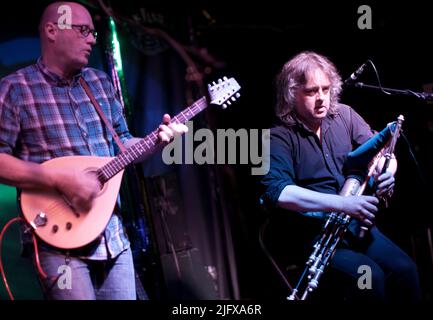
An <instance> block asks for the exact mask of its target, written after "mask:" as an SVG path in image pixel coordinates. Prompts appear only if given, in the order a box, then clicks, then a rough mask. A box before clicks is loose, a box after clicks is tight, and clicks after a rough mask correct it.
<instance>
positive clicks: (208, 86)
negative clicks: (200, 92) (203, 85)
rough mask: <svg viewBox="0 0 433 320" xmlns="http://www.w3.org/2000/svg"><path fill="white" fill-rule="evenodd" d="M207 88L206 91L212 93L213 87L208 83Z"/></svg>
mask: <svg viewBox="0 0 433 320" xmlns="http://www.w3.org/2000/svg"><path fill="white" fill-rule="evenodd" d="M207 88H208V90H210V91H213V87H212V86H211V85H210V83H208V85H207Z"/></svg>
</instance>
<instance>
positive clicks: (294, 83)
mask: <svg viewBox="0 0 433 320" xmlns="http://www.w3.org/2000/svg"><path fill="white" fill-rule="evenodd" d="M316 69H320V70H322V71H323V72H324V73H325V75H326V76H327V77H328V78H329V81H330V82H331V87H330V100H331V101H330V108H329V112H330V114H334V113H335V112H336V110H337V106H338V103H339V100H340V93H341V86H342V81H341V76H340V75H339V73H338V71H337V68H336V67H335V65H334V64H333V63H332V62H331V61H330V60H329V59H328V58H326V57H325V56H322V55H320V54H317V53H315V52H312V51H304V52H301V53H299V54H297V55H296V56H294V57H293V58H292V59H290V60H289V61H288V62H286V64H285V65H284V66H283V68H282V70H281V72H280V73H279V74H278V76H277V78H276V89H277V97H276V105H275V111H276V115H277V116H278V118H279V119H280V120H281V121H283V122H284V123H286V124H293V123H294V118H293V116H294V110H295V104H296V91H297V90H298V89H299V88H300V87H301V86H302V85H304V84H305V83H306V82H307V79H306V77H307V75H308V74H310V73H311V72H312V71H314V70H316Z"/></svg>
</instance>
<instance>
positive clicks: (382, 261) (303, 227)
mask: <svg viewBox="0 0 433 320" xmlns="http://www.w3.org/2000/svg"><path fill="white" fill-rule="evenodd" d="M276 84H277V102H276V114H277V116H278V118H279V120H280V123H279V124H278V125H276V126H275V127H273V128H272V129H271V138H270V139H271V140H270V141H271V152H270V170H269V172H268V174H266V175H265V176H264V177H263V178H262V180H261V185H262V187H263V188H264V191H263V194H262V196H261V199H262V200H263V202H264V203H265V204H266V206H267V207H268V208H270V209H271V211H272V217H271V220H274V222H275V221H277V223H274V225H279V226H280V227H281V226H283V225H284V228H285V229H284V230H283V229H282V230H280V232H283V233H285V234H286V235H287V237H288V238H287V239H286V240H288V241H289V242H284V244H282V245H283V246H285V247H284V248H283V250H284V254H285V255H291V254H293V256H298V255H299V256H302V258H299V260H298V262H299V263H301V262H302V261H303V262H305V259H304V258H305V252H311V250H312V248H311V244H312V240H313V239H312V238H314V235H316V236H317V235H318V234H319V232H320V229H321V225H322V224H323V222H324V221H325V218H326V216H327V213H330V212H344V213H346V214H348V215H350V216H351V217H352V218H354V220H353V221H355V222H356V224H359V225H360V226H365V227H368V228H369V229H370V230H369V231H368V233H367V236H366V237H364V238H363V239H360V238H359V237H357V233H356V232H355V230H357V228H353V229H350V228H349V231H348V232H347V233H346V236H345V238H344V241H343V242H342V243H341V244H340V246H339V247H338V248H337V250H336V252H335V254H334V256H333V258H332V260H331V263H330V269H331V271H332V275H330V277H335V279H336V280H338V282H339V283H340V284H341V288H340V289H341V293H342V294H343V296H344V298H345V299H353V300H355V299H356V300H359V299H366V300H368V301H370V300H374V301H376V300H378V301H406V302H407V301H417V300H418V299H419V298H420V285H419V279H418V273H417V269H416V266H415V264H414V262H413V261H412V260H411V258H410V257H409V256H408V255H407V254H406V253H404V252H403V251H402V250H401V249H400V248H399V247H398V246H397V245H395V244H394V243H393V242H392V241H391V240H389V239H388V238H387V237H385V236H384V235H383V234H382V233H381V232H380V231H379V230H378V228H377V227H376V226H375V225H374V218H375V214H376V212H377V210H378V205H379V200H378V198H377V197H390V196H391V194H392V191H393V187H394V181H395V180H394V173H395V171H396V169H397V162H396V160H395V159H393V160H392V161H391V163H390V166H389V168H388V170H387V171H386V172H385V173H383V174H379V172H380V170H378V173H377V174H376V176H375V185H376V186H377V187H376V190H375V196H369V195H360V196H340V195H339V192H340V190H341V188H342V186H343V184H344V181H345V176H344V164H345V160H346V157H347V154H348V153H349V152H350V151H352V150H353V149H355V148H356V147H358V146H359V145H361V144H363V143H364V142H366V141H367V140H368V139H369V138H370V137H372V136H373V135H374V133H373V131H372V130H371V129H370V127H369V125H368V124H367V123H366V122H365V121H364V120H363V119H362V118H361V117H360V115H358V114H357V113H356V112H355V111H354V110H353V109H352V108H351V107H349V106H347V105H344V104H341V103H339V95H340V92H341V88H342V81H341V77H340V76H339V74H338V72H337V69H336V67H335V66H334V64H333V63H332V62H331V61H329V60H328V59H327V58H326V57H324V56H322V55H319V54H317V53H314V52H302V53H299V54H298V55H296V56H295V57H293V58H292V59H291V60H290V61H288V62H287V63H286V64H285V65H284V67H283V68H282V70H281V72H280V74H279V75H278V77H277V83H276ZM282 221H284V223H280V222H282ZM358 227H359V226H358ZM296 243H302V246H300V247H298V248H294V250H291V249H292V248H293V247H295V246H296ZM301 259H304V260H301ZM365 266H368V267H370V270H371V286H370V288H369V289H367V290H362V289H361V288H359V287H358V279H359V278H360V276H361V274H360V273H359V270H360V269H359V268H360V267H365ZM325 272H326V271H325ZM326 277H327V275H326V274H325V275H324V277H323V278H326ZM328 279H329V278H328ZM324 280H325V279H324ZM333 287H334V289H335V288H336V287H337V286H336V285H334V286H333ZM328 297H329V295H328Z"/></svg>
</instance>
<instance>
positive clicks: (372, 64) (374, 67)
mask: <svg viewBox="0 0 433 320" xmlns="http://www.w3.org/2000/svg"><path fill="white" fill-rule="evenodd" d="M367 62H368V63H369V64H370V65H371V66H372V67H373V70H374V73H375V74H376V78H377V83H378V84H379V88H380V90H381V91H382V92H383V93H385V94H387V95H392V93H391V92H388V91H386V90H385V89H383V87H382V83H381V82H380V77H379V73H378V72H377V69H376V66H375V65H374V63H373V61H371V60H370V59H368V60H367Z"/></svg>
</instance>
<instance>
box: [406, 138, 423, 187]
mask: <svg viewBox="0 0 433 320" xmlns="http://www.w3.org/2000/svg"><path fill="white" fill-rule="evenodd" d="M401 136H402V137H403V138H404V141H406V144H407V147H408V149H409V154H410V156H411V157H412V160H413V161H414V162H415V167H416V169H417V172H418V175H419V177H420V179H421V182H422V183H423V184H424V186H427V181H425V179H424V175H423V173H422V171H421V166H420V165H419V163H418V160H417V159H416V157H415V154H414V153H413V151H412V147H411V145H410V143H409V140H408V138H406V136H405V135H404V134H403V131H401Z"/></svg>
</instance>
